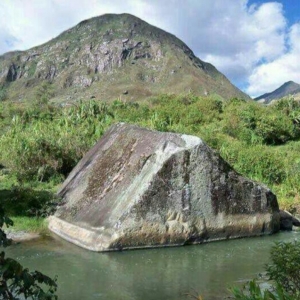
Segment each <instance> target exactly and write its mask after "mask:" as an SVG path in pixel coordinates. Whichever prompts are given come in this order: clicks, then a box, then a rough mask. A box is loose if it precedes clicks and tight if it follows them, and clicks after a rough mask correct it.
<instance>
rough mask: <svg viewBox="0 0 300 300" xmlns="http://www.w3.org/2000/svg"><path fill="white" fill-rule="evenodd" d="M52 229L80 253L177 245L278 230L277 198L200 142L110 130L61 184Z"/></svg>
mask: <svg viewBox="0 0 300 300" xmlns="http://www.w3.org/2000/svg"><path fill="white" fill-rule="evenodd" d="M59 194H60V196H62V197H63V200H64V202H65V204H64V205H62V206H61V207H60V208H59V209H58V211H57V213H56V214H55V216H52V217H50V219H49V228H50V229H51V230H52V231H53V232H55V233H56V234H58V235H60V236H61V237H63V238H65V239H66V240H68V241H70V242H73V243H75V244H77V245H79V246H81V247H84V248H87V249H90V250H93V251H110V250H120V249H131V248H146V247H156V246H175V245H185V244H193V243H202V242H209V241H214V240H221V239H229V238H238V237H247V236H256V235H263V234H270V233H273V232H276V231H278V230H279V226H280V224H279V223H280V220H279V208H278V203H277V200H276V196H275V195H274V194H273V193H272V192H271V191H270V190H269V189H267V188H266V187H264V186H262V185H259V184H258V183H256V182H253V181H251V180H248V179H245V178H243V177H242V176H240V175H239V174H237V173H236V172H235V171H234V170H233V169H232V168H231V167H230V166H229V165H228V164H227V163H226V162H225V161H224V160H222V159H221V158H220V157H219V156H218V155H217V154H216V153H215V152H214V151H213V150H212V149H210V148H209V147H208V146H207V145H206V144H205V143H204V142H203V141H202V140H201V139H199V138H198V137H194V136H188V135H180V134H174V133H161V132H155V131H150V130H147V129H143V128H139V127H137V126H133V125H127V124H123V123H121V124H117V125H114V126H112V127H111V128H110V129H109V130H108V131H107V133H106V134H105V135H104V136H103V137H102V139H101V140H100V141H99V142H98V143H97V144H96V145H95V146H94V147H93V148H92V149H91V150H90V151H89V152H88V153H87V154H86V155H85V156H84V157H83V159H82V160H81V161H80V162H79V163H78V165H77V166H76V167H75V168H74V170H73V171H72V172H71V174H70V175H69V177H68V178H67V179H66V181H65V183H64V184H63V186H62V188H61V190H60V191H59Z"/></svg>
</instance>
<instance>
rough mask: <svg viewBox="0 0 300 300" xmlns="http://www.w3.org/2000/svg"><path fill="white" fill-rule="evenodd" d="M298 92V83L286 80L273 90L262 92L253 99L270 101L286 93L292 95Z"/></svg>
mask: <svg viewBox="0 0 300 300" xmlns="http://www.w3.org/2000/svg"><path fill="white" fill-rule="evenodd" d="M299 92H300V84H298V83H296V82H294V81H291V80H290V81H287V82H285V83H284V84H283V85H281V86H280V87H279V88H277V89H276V90H274V91H273V92H270V93H266V94H263V95H261V96H259V97H257V98H255V99H254V100H256V101H264V103H270V102H271V101H273V100H278V99H281V98H283V97H286V96H288V95H294V94H297V93H299Z"/></svg>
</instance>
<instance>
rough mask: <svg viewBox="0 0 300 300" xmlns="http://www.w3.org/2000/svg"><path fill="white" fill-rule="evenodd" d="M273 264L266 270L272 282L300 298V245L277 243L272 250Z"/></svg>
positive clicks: (297, 243)
mask: <svg viewBox="0 0 300 300" xmlns="http://www.w3.org/2000/svg"><path fill="white" fill-rule="evenodd" d="M271 259H272V264H271V265H268V266H267V268H266V270H267V274H268V276H269V277H270V280H274V281H275V282H277V283H279V284H280V285H281V286H282V287H283V288H284V290H285V291H287V292H288V293H289V294H290V295H293V296H294V297H296V298H300V243H299V242H293V243H282V242H281V243H277V244H276V245H275V246H274V247H273V248H272V250H271Z"/></svg>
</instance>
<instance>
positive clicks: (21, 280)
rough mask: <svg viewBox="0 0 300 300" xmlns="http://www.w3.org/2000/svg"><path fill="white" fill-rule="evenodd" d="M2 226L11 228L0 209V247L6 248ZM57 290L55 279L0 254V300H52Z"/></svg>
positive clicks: (10, 221)
mask: <svg viewBox="0 0 300 300" xmlns="http://www.w3.org/2000/svg"><path fill="white" fill-rule="evenodd" d="M3 225H6V226H7V227H8V226H12V225H13V222H12V220H11V219H9V218H8V217H7V216H6V215H5V213H4V210H3V209H2V208H1V207H0V246H4V247H7V246H9V245H10V240H8V239H7V237H6V234H5V233H4V231H3V230H2V227H3ZM56 290H57V284H56V279H54V280H53V279H51V278H50V277H48V276H46V275H44V274H42V273H41V272H38V271H33V272H31V271H29V270H28V269H27V268H23V266H22V265H21V264H20V263H18V262H17V261H16V260H14V259H12V258H6V257H5V253H4V252H1V253H0V299H7V300H17V299H36V300H38V299H39V300H54V299H58V298H57V296H56V295H55V293H56Z"/></svg>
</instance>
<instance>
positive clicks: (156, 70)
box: [0, 14, 250, 103]
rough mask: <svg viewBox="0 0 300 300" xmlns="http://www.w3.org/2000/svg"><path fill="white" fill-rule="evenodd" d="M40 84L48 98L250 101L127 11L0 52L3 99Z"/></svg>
mask: <svg viewBox="0 0 300 300" xmlns="http://www.w3.org/2000/svg"><path fill="white" fill-rule="evenodd" d="M44 82H49V83H51V87H52V90H53V91H55V93H54V95H53V98H52V101H55V102H56V101H57V102H68V103H69V102H72V101H76V100H77V99H86V98H90V97H91V96H92V95H96V98H97V99H101V100H115V99H117V98H118V97H121V96H122V97H123V99H126V100H135V101H139V100H140V99H144V98H147V97H151V96H155V95H159V94H162V93H180V94H182V93H184V94H186V93H189V92H191V91H192V92H193V93H194V94H196V95H200V96H203V95H207V93H209V94H213V95H215V94H218V95H219V96H221V97H223V98H225V99H227V98H228V99H230V98H233V97H237V98H243V99H249V100H250V97H249V96H248V95H246V94H244V93H243V92H242V91H241V90H239V89H238V88H236V87H235V86H233V85H232V84H231V83H230V82H229V80H228V79H227V78H226V77H225V76H224V75H223V74H221V73H220V72H219V71H218V70H217V69H216V68H215V67H214V66H213V65H211V64H209V63H206V62H204V61H202V60H200V59H199V58H197V57H196V56H195V55H194V53H193V52H192V50H191V49H190V48H189V47H188V46H187V45H186V44H184V43H183V42H182V41H181V40H179V39H178V38H176V37H175V36H174V35H172V34H169V33H167V32H165V31H163V30H161V29H159V28H156V27H154V26H151V25H150V24H148V23H146V22H144V21H143V20H141V19H139V18H137V17H135V16H132V15H129V14H121V15H116V14H107V15H103V16H99V17H95V18H92V19H89V20H85V21H82V22H80V23H79V24H78V25H76V26H74V27H73V28H70V29H68V30H66V31H65V32H63V33H62V34H60V35H59V36H58V37H56V38H54V39H52V40H50V41H49V42H47V43H45V44H43V45H40V46H37V47H34V48H32V49H29V50H27V51H16V52H9V53H6V54H4V55H0V91H1V90H5V91H6V94H7V97H8V99H11V100H18V101H19V100H20V101H21V100H26V99H33V98H34V97H36V92H35V91H36V89H37V88H39V87H40V86H41V85H42V84H43V83H44ZM126 90H127V91H128V93H127V94H124V93H123V92H124V91H126ZM124 95H126V97H125V96H124Z"/></svg>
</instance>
